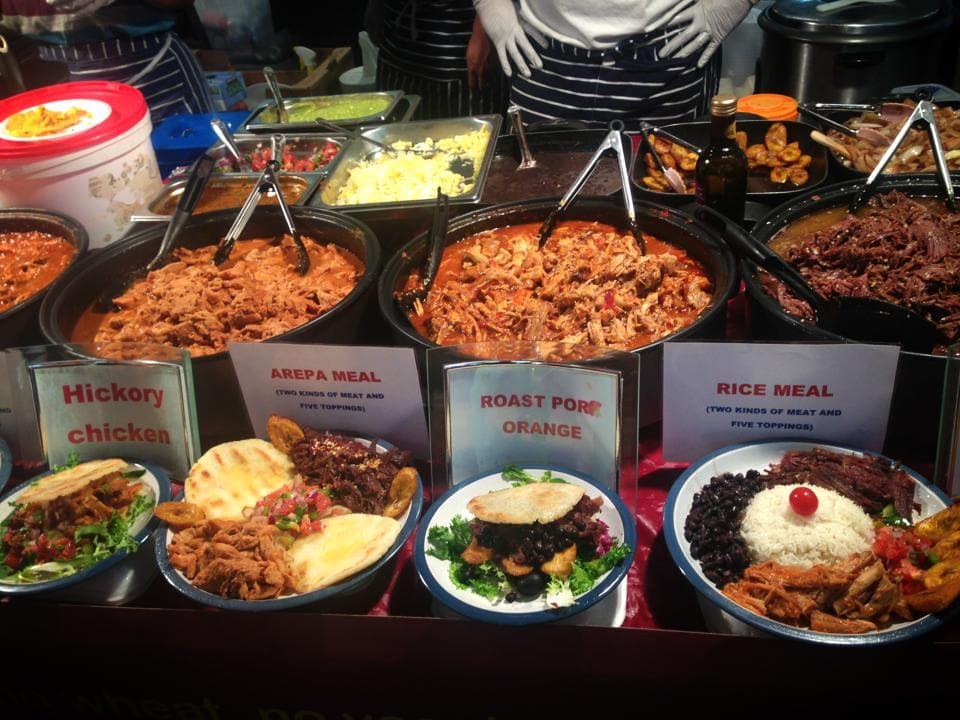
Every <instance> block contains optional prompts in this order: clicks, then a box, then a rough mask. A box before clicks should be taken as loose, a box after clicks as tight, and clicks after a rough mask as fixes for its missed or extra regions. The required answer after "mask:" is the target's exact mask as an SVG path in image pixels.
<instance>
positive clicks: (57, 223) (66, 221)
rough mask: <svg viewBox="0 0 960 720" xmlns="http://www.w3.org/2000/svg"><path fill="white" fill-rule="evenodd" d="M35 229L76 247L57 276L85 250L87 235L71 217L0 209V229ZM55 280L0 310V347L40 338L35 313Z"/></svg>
mask: <svg viewBox="0 0 960 720" xmlns="http://www.w3.org/2000/svg"><path fill="white" fill-rule="evenodd" d="M31 231H38V232H44V233H49V234H51V235H57V236H59V237H62V238H64V239H65V240H67V241H68V242H69V243H70V244H71V245H73V246H74V247H75V248H76V253H74V256H73V258H72V259H71V260H70V262H69V263H68V264H67V267H66V269H65V270H64V271H63V273H61V275H60V276H61V277H63V275H65V274H66V273H68V272H70V270H71V268H72V267H73V266H74V265H76V264H77V262H79V260H80V259H81V258H82V257H83V255H84V253H86V251H87V244H88V243H89V238H88V236H87V231H86V230H84V229H83V226H82V225H81V224H80V223H78V222H77V221H76V220H74V219H73V218H70V217H67V216H66V215H60V214H59V213H54V212H50V211H48V210H34V209H27V208H5V209H2V210H0V233H7V232H31ZM55 284H56V281H54V282H53V283H51V284H50V285H48V286H47V287H45V288H43V289H41V290H39V291H38V292H35V293H34V294H33V295H31V296H30V297H28V298H27V299H26V300H24V301H23V302H20V303H17V304H16V305H14V306H13V307H11V308H8V309H7V310H4V311H3V312H0V347H4V348H7V347H15V346H18V345H32V344H36V343H40V342H43V336H42V335H41V334H40V328H39V325H38V324H37V316H38V314H39V312H40V303H41V301H42V300H43V297H44V295H46V294H47V291H48V290H49V289H50V288H51V287H53V286H54V285H55Z"/></svg>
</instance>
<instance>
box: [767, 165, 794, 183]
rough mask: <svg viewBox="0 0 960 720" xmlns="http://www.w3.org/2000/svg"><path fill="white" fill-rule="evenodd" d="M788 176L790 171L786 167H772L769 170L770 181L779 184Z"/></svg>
mask: <svg viewBox="0 0 960 720" xmlns="http://www.w3.org/2000/svg"><path fill="white" fill-rule="evenodd" d="M789 177H790V171H789V170H787V168H782V167H778V168H774V169H773V170H771V171H770V182H775V183H777V184H779V185H782V184H783V183H785V182H786V181H787V179H788V178H789Z"/></svg>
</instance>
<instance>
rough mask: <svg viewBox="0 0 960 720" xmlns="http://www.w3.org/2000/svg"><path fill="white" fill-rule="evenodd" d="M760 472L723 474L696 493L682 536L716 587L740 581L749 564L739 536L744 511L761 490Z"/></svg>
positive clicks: (745, 546) (744, 547) (745, 549)
mask: <svg viewBox="0 0 960 720" xmlns="http://www.w3.org/2000/svg"><path fill="white" fill-rule="evenodd" d="M759 477H760V473H758V472H757V471H756V470H748V471H747V473H746V475H744V474H742V473H737V474H736V475H733V474H731V473H724V474H723V475H718V476H717V477H714V478H711V479H710V482H709V483H707V484H706V485H704V486H703V488H701V490H700V492H698V493H697V494H696V495H694V496H693V504H692V505H691V507H690V514H689V515H687V519H686V522H685V523H684V528H683V536H684V537H685V538H686V539H687V542H689V543H690V554H691V555H693V557H694V559H696V560H699V561H700V566H701V568H702V569H703V574H704V575H706V576H707V578H708V579H709V580H710V581H711V582H713V583H714V584H715V585H716V586H717V587H721V588H722V587H723V586H724V585H726V584H727V583H728V582H733V581H735V580H739V579H740V576H741V575H742V574H743V571H744V570H745V569H746V568H747V566H748V565H749V564H750V562H749V560H748V558H747V545H746V543H745V542H744V541H743V538H741V537H740V522H741V520H742V519H743V510H744V508H746V506H747V504H748V503H749V502H750V500H752V499H753V496H754V495H756V494H757V492H758V491H759V490H760V481H759Z"/></svg>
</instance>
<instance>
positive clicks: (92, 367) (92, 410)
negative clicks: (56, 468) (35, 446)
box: [31, 360, 199, 478]
mask: <svg viewBox="0 0 960 720" xmlns="http://www.w3.org/2000/svg"><path fill="white" fill-rule="evenodd" d="M31 371H32V372H33V381H34V386H35V391H36V399H37V409H38V413H39V418H40V432H41V436H42V438H43V446H44V449H45V451H46V455H47V461H48V462H49V463H50V464H51V465H56V464H63V463H65V462H66V461H67V457H68V456H69V455H71V454H73V453H76V455H77V456H79V458H80V459H81V460H87V459H91V458H100V457H109V456H123V457H131V458H136V459H138V460H146V461H148V462H153V463H156V464H157V465H160V466H162V467H164V468H166V469H168V470H170V471H171V472H172V473H173V475H174V476H175V477H180V478H183V477H186V475H187V472H188V471H189V469H190V466H191V465H192V464H193V461H194V460H195V459H196V456H197V455H198V453H199V442H198V440H197V433H196V430H195V428H194V426H193V419H192V418H193V415H194V413H193V410H192V402H193V400H192V398H191V397H190V394H189V392H188V383H187V380H186V376H185V373H186V370H185V368H184V367H183V366H181V365H177V364H172V363H160V362H148V361H145V362H137V361H123V362H120V361H118V362H102V361H92V362H90V361H83V360H75V361H66V362H53V363H40V364H35V365H31Z"/></svg>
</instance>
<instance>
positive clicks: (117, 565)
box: [0, 458, 170, 605]
mask: <svg viewBox="0 0 960 720" xmlns="http://www.w3.org/2000/svg"><path fill="white" fill-rule="evenodd" d="M124 459H126V460H128V462H129V463H130V465H131V466H133V467H135V468H140V469H142V470H144V471H145V472H144V474H143V475H141V476H140V477H138V478H136V479H137V480H139V481H140V482H142V483H143V485H144V490H143V491H142V492H143V493H144V494H147V495H148V496H150V497H152V499H153V507H156V506H157V504H158V503H161V502H166V501H167V500H169V499H170V479H169V478H168V477H167V474H166V473H165V472H164V471H163V470H161V469H160V468H158V467H156V466H155V465H151V464H150V463H143V462H138V461H136V460H130V459H129V458H124ZM50 474H51V473H50V472H49V471H48V472H45V473H41V474H40V475H38V476H37V477H36V478H33V479H32V480H29V481H27V482H25V483H23V484H22V485H19V486H18V487H16V488H14V489H13V490H12V491H10V492H9V493H7V494H6V495H5V496H4V497H3V498H0V521H2V520H4V519H6V518H7V517H8V516H9V515H10V514H11V513H12V512H13V511H14V508H15V507H16V504H17V498H18V497H19V496H20V494H21V493H22V492H24V491H25V490H26V489H27V488H29V487H30V486H31V485H32V484H33V482H34V481H35V480H39V479H40V478H43V477H46V476H48V475H50ZM157 523H158V521H157V519H156V518H155V517H154V515H153V508H151V509H150V511H149V512H143V513H141V514H140V516H139V517H138V518H137V520H136V521H135V522H134V524H133V527H131V528H130V531H131V533H130V534H131V535H133V537H134V539H135V540H136V541H137V543H138V544H139V545H140V548H139V550H138V551H137V552H135V553H126V552H115V553H114V554H113V555H111V556H109V557H107V558H105V559H103V560H101V561H100V562H98V563H96V564H95V565H91V566H90V567H87V568H84V569H83V570H80V571H79V572H76V573H74V574H73V575H67V576H66V577H62V578H57V579H55V580H45V581H42V582H35V583H11V582H4V581H3V580H0V593H2V594H8V595H34V594H43V595H44V596H50V597H51V598H55V599H58V600H65V601H69V602H91V603H106V604H110V605H118V604H123V603H125V602H129V601H130V600H132V599H133V598H134V597H136V596H137V595H139V594H140V593H141V592H142V591H143V590H145V589H146V588H147V586H148V585H149V584H150V582H151V581H152V580H153V578H154V577H155V576H156V571H157V568H156V565H155V564H154V563H153V558H152V552H151V548H150V547H149V543H150V542H151V541H152V533H153V531H154V530H155V529H156V527H157ZM145 546H146V547H145Z"/></svg>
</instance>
